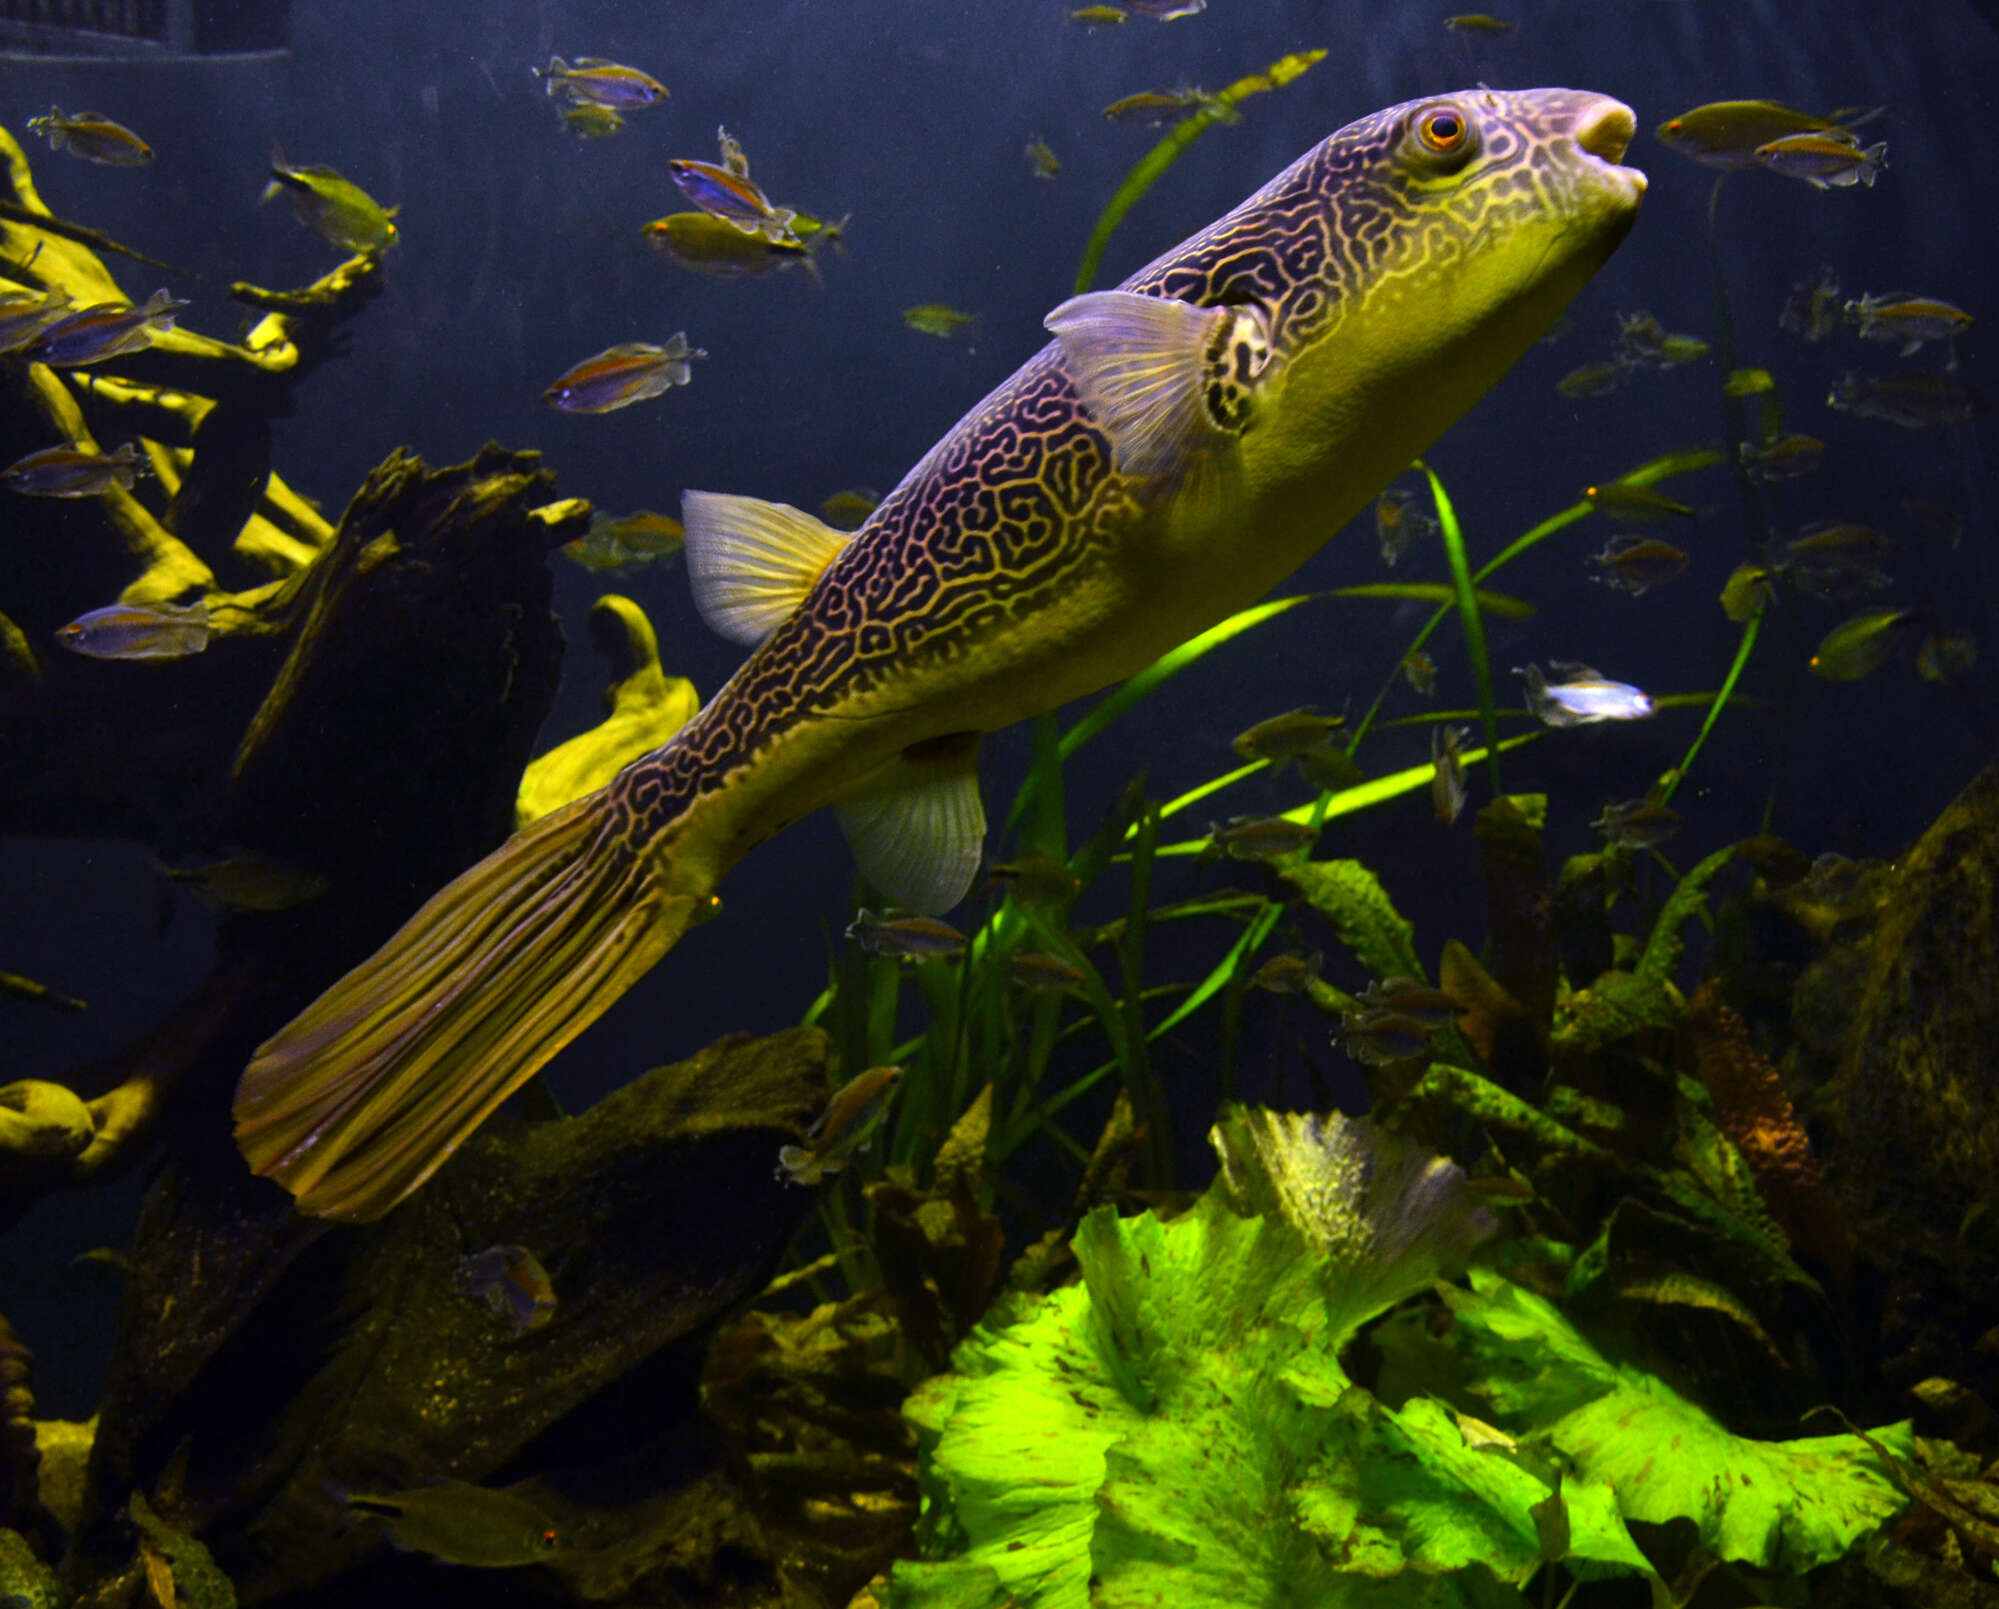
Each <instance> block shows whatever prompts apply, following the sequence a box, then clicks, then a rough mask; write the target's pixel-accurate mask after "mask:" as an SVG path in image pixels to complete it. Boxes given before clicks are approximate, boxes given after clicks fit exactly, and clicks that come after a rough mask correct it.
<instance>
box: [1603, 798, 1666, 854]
mask: <svg viewBox="0 0 1999 1609" xmlns="http://www.w3.org/2000/svg"><path fill="white" fill-rule="evenodd" d="M1590 826H1591V827H1593V828H1594V829H1595V830H1596V831H1598V832H1600V833H1602V834H1603V837H1604V842H1606V843H1607V844H1609V845H1610V846H1611V847H1612V848H1613V849H1656V848H1657V847H1658V846H1659V845H1660V844H1663V843H1664V842H1665V841H1666V840H1667V839H1668V838H1670V837H1672V836H1673V834H1674V833H1676V832H1678V831H1679V830H1680V827H1681V820H1680V815H1679V812H1678V811H1676V810H1670V809H1668V808H1667V807H1666V806H1665V805H1662V804H1660V803H1659V802H1658V801H1657V800H1656V799H1626V800H1625V801H1624V802H1623V803H1622V804H1607V805H1605V806H1604V807H1603V814H1602V815H1600V816H1598V817H1597V818H1596V820H1594V821H1592V822H1591V823H1590Z"/></svg>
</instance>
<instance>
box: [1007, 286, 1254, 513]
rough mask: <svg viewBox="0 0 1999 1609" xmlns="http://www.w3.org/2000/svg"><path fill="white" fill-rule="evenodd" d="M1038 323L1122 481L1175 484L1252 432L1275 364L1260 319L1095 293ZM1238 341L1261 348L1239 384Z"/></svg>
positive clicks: (1235, 311) (1228, 310)
mask: <svg viewBox="0 0 1999 1609" xmlns="http://www.w3.org/2000/svg"><path fill="white" fill-rule="evenodd" d="M1042 322H1043V323H1044V324H1045V325H1046V326H1047V327H1048V328H1049V329H1050V330H1052V331H1054V333H1055V339H1056V340H1057V341H1059V342H1060V343H1061V346H1062V361H1063V365H1064V366H1065V367H1066V368H1067V370H1068V372H1069V378H1070V381H1071V382H1072V383H1073V384H1074V385H1075V387H1076V393H1077V395H1078V396H1080V397H1081V398H1082V399H1083V404H1084V406H1085V407H1087V408H1088V409H1089V411H1090V414H1091V416H1092V417H1093V418H1094V419H1095V420H1096V422H1097V425H1098V428H1100V429H1101V430H1102V431H1103V433H1104V434H1105V435H1106V436H1108V437H1109V438H1110V443H1111V453H1112V456H1113V458H1114V460H1115V462H1116V464H1117V468H1118V471H1119V472H1120V473H1121V474H1126V475H1136V476H1141V477H1144V478H1147V479H1156V478H1164V479H1169V480H1172V481H1174V482H1179V481H1181V480H1183V479H1185V478H1186V477H1187V476H1188V475H1189V474H1190V473H1191V472H1192V471H1194V470H1195V469H1196V468H1197V467H1198V466H1199V464H1200V462H1201V460H1203V459H1205V458H1208V457H1210V456H1211V455H1212V453H1213V451H1214V450H1215V449H1217V448H1221V447H1225V446H1229V445H1232V444H1233V441H1234V438H1235V437H1237V436H1239V435H1240V434H1241V433H1242V431H1243V430H1245V429H1247V428H1248V425H1249V423H1250V419H1251V416H1252V412H1253V401H1254V387H1255V381H1256V378H1257V376H1258V375H1260V374H1261V373H1262V370H1263V366H1264V364H1265V363H1267V362H1268V360H1269V339H1268V335H1267V334H1265V333H1262V324H1263V318H1262V314H1261V313H1260V312H1258V311H1257V310H1255V309H1253V308H1237V307H1200V306H1196V305H1195V304H1194V303H1192V302H1182V301H1176V300H1174V299H1173V298H1171V297H1165V296H1143V295H1139V294H1138V293H1136V292H1133V291H1091V292H1089V293H1087V294H1085V295H1082V296H1072V297H1071V298H1070V299H1069V300H1068V301H1066V302H1064V303H1063V304H1062V305H1061V306H1060V307H1058V308H1056V309H1055V310H1054V311H1053V312H1052V313H1050V314H1049V315H1048V317H1047V318H1045V319H1044V320H1042ZM1238 334H1240V336H1241V338H1242V340H1243V341H1244V343H1245V344H1246V345H1253V346H1254V347H1255V348H1256V355H1255V356H1254V358H1253V360H1252V362H1251V363H1250V364H1248V365H1245V369H1246V372H1244V373H1241V374H1238V373H1237V372H1235V369H1234V365H1233V362H1232V353H1231V348H1232V347H1233V345H1234V343H1235V340H1236V338H1237V336H1238Z"/></svg>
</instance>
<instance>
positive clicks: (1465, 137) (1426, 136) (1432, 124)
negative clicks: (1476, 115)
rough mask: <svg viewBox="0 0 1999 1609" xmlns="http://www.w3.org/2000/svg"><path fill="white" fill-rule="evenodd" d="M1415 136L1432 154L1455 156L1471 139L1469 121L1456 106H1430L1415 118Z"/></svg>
mask: <svg viewBox="0 0 1999 1609" xmlns="http://www.w3.org/2000/svg"><path fill="white" fill-rule="evenodd" d="M1416 138H1417V139H1418V140H1420V141H1421V142H1422V144H1423V149H1424V150H1426V151H1429V152H1431V153H1432V154H1433V155H1436V156H1456V155H1457V154H1458V152H1460V151H1462V150H1463V149H1464V148H1465V146H1466V144H1467V143H1468V142H1469V141H1470V139H1471V122H1470V120H1469V119H1468V118H1467V117H1466V116H1465V115H1464V113H1462V112H1460V111H1459V110H1457V108H1456V107H1453V106H1437V107H1432V108H1431V109H1430V110H1429V111H1427V112H1425V113H1424V114H1423V115H1422V116H1421V117H1419V118H1418V119H1417V120H1416Z"/></svg>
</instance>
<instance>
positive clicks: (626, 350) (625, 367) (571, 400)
mask: <svg viewBox="0 0 1999 1609" xmlns="http://www.w3.org/2000/svg"><path fill="white" fill-rule="evenodd" d="M707 355H708V354H707V353H706V352H704V351H702V350H701V348H700V347H698V346H689V345H688V344H687V332H686V331H685V330H681V331H677V332H675V334H674V336H673V338H672V339H671V340H669V341H668V342H667V343H666V344H665V345H664V346H655V345H654V344H653V343H652V342H650V341H623V342H620V343H619V344H618V345H617V346H610V347H606V348H605V349H604V350H603V351H601V352H599V353H598V354H597V355H596V356H595V357H588V358H585V359H584V360H583V361H582V362H581V363H579V364H577V365H576V366H575V367H574V368H573V369H570V370H568V371H567V372H565V373H563V374H560V375H557V376H556V378H555V379H554V380H552V381H551V382H550V383H549V387H548V389H547V390H546V391H544V392H542V394H541V400H542V401H543V402H545V403H547V404H548V405H549V407H551V408H559V409H561V410H562V412H564V413H611V412H613V411H614V410H616V409H618V408H629V407H630V406H631V405H632V404H633V403H635V402H644V401H645V400H646V399H647V398H648V397H658V396H663V395H665V394H666V393H667V392H669V391H671V390H672V389H673V388H674V387H675V386H678V385H686V384H687V382H688V381H689V380H690V379H692V378H693V370H692V369H690V368H689V367H688V365H689V364H690V363H691V362H693V360H694V359H695V358H705V357H706V356H707Z"/></svg>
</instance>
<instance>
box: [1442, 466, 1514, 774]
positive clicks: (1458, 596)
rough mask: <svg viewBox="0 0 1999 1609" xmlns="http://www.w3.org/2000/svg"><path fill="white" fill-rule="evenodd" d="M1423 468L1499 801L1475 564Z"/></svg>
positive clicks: (1495, 722)
mask: <svg viewBox="0 0 1999 1609" xmlns="http://www.w3.org/2000/svg"><path fill="white" fill-rule="evenodd" d="M1421 467H1422V470H1423V477H1424V479H1425V480H1427V481H1428V482H1429V483H1430V496H1431V498H1432V500H1433V501H1434V502H1435V503H1436V506H1437V524H1438V526H1439V528H1440V529H1441V530H1442V532H1443V538H1444V554H1445V556H1446V557H1447V558H1448V559H1449V560H1450V564H1451V593H1452V601H1453V602H1454V603H1455V604H1456V605H1457V611H1458V624H1459V625H1460V626H1462V627H1463V628H1464V634H1465V653H1466V655H1467V657H1469V658H1470V660H1471V673H1472V681H1473V683H1474V684H1475V685H1476V686H1477V688H1478V718H1479V724H1480V725H1481V726H1482V727H1483V728H1484V730H1485V767H1486V772H1487V774H1488V775H1489V776H1490V777H1491V779H1492V791H1493V794H1494V796H1495V797H1496V796H1498V795H1499V794H1501V793H1503V792H1504V791H1505V789H1504V787H1503V786H1502V785H1501V783H1500V780H1499V716H1498V714H1497V713H1496V712H1495V710H1494V708H1493V702H1492V661H1491V659H1490V658H1488V657H1487V655H1486V651H1485V622H1484V620H1482V619H1481V618H1480V616H1479V600H1478V593H1477V592H1476V591H1475V590H1474V589H1473V586H1472V573H1471V561H1470V560H1469V559H1467V558H1466V557H1465V538H1464V532H1463V531H1462V530H1461V529H1460V528H1459V526H1458V514H1457V510H1456V509H1455V508H1453V507H1452V506H1451V499H1450V497H1449V495H1448V494H1447V493H1446V492H1445V491H1444V483H1443V482H1442V481H1440V480H1439V479H1437V473H1436V471H1435V470H1433V469H1431V468H1430V466H1429V465H1428V464H1424V465H1423V466H1421Z"/></svg>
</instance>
